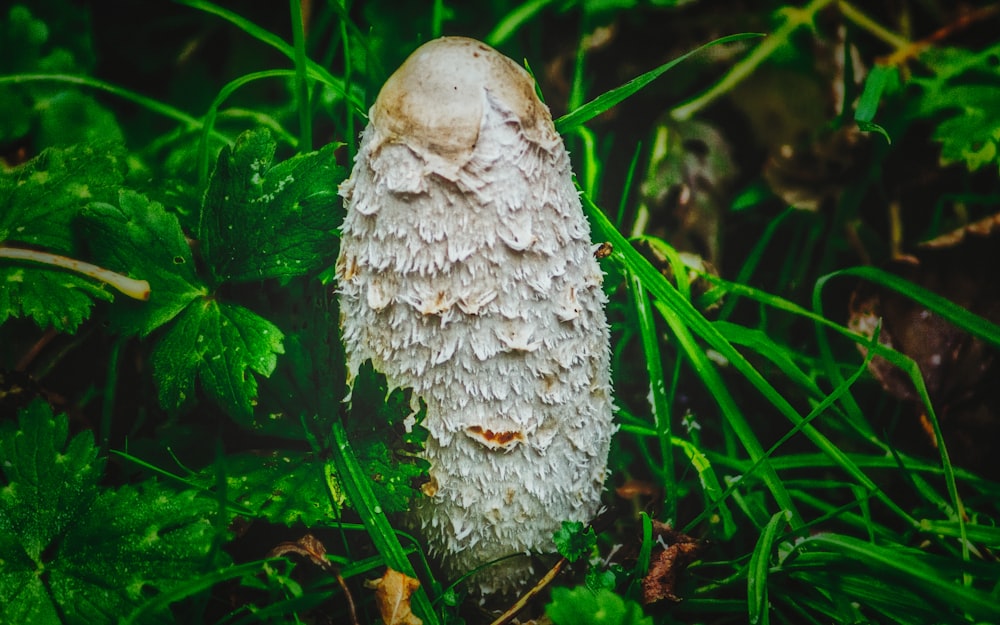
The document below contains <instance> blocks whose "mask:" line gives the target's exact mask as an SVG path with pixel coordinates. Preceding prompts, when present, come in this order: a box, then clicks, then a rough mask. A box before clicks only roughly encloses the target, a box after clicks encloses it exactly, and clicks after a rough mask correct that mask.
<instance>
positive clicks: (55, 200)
mask: <svg viewBox="0 0 1000 625" xmlns="http://www.w3.org/2000/svg"><path fill="white" fill-rule="evenodd" d="M124 160H125V155H124V152H123V150H122V148H121V146H120V145H116V144H109V143H96V144H82V145H78V146H73V147H70V148H66V149H56V148H50V149H48V150H46V151H45V152H43V153H42V154H40V155H39V156H38V157H36V158H35V159H33V160H31V161H29V162H28V163H25V164H24V165H21V166H20V167H17V168H15V169H13V170H11V171H4V172H0V241H3V242H5V244H8V245H12V246H15V247H40V248H43V249H44V250H46V251H50V252H55V253H59V254H65V255H70V256H72V255H74V254H76V253H78V252H79V251H80V246H79V243H78V241H77V238H76V236H75V234H74V232H75V231H74V228H73V226H74V223H75V220H76V219H77V218H78V216H79V215H80V213H81V212H82V211H83V209H84V208H85V207H86V206H87V205H88V204H89V203H90V202H94V201H109V200H111V199H112V198H113V197H114V196H115V195H117V193H118V189H119V188H120V187H121V185H122V183H123V180H124V176H123V173H124ZM0 284H3V285H4V288H3V289H2V290H0V323H3V322H4V321H5V320H6V319H7V318H8V317H11V316H13V317H27V318H30V319H32V320H33V321H34V322H35V323H36V324H37V325H38V326H39V327H42V328H46V327H49V326H51V327H53V328H55V329H56V330H60V331H67V332H72V331H74V330H76V328H77V327H78V326H79V325H80V323H81V322H82V321H83V320H85V319H87V318H88V317H89V316H90V311H91V307H92V306H93V299H94V298H97V299H105V300H107V299H111V295H110V294H109V293H106V292H104V291H103V290H102V289H101V288H100V287H98V286H95V285H94V284H93V283H92V282H89V281H87V280H84V279H82V278H79V277H77V276H75V275H72V274H69V273H67V272H65V271H59V270H52V269H50V268H48V267H45V266H43V265H36V264H28V263H22V262H12V261H9V260H7V259H0Z"/></svg>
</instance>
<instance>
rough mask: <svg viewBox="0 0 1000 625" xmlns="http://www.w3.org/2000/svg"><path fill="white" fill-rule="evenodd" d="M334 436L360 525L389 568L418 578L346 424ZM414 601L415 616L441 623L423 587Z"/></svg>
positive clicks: (337, 463) (339, 469)
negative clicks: (360, 458) (357, 452)
mask: <svg viewBox="0 0 1000 625" xmlns="http://www.w3.org/2000/svg"><path fill="white" fill-rule="evenodd" d="M332 434H333V443H334V445H333V460H332V462H333V468H334V469H335V470H336V474H337V475H338V476H339V477H340V484H341V486H342V487H343V489H344V492H345V493H346V494H347V498H348V500H349V501H350V502H351V505H352V506H353V507H354V510H355V511H356V512H357V513H358V514H359V515H360V516H361V522H362V523H363V524H364V526H365V529H366V530H367V531H368V535H369V536H370V537H371V539H372V542H374V543H375V548H376V549H378V552H379V553H380V554H382V557H383V558H384V559H385V563H386V565H387V566H389V567H391V568H393V569H395V570H397V571H399V572H400V573H404V574H406V575H409V576H410V577H413V578H416V577H417V574H416V572H415V571H414V569H413V565H412V564H411V563H410V560H409V558H407V556H406V551H405V550H404V549H403V546H402V544H400V542H399V537H398V536H397V535H396V532H395V531H394V530H393V529H392V525H390V524H389V520H388V519H387V518H386V516H385V513H384V512H383V511H382V507H381V506H380V505H379V503H378V501H377V500H376V499H375V493H374V492H373V491H372V488H371V484H370V483H369V482H368V479H369V478H368V476H367V475H366V474H365V472H364V469H362V468H361V465H360V464H359V463H358V459H357V457H356V456H355V455H354V450H353V449H352V448H351V444H350V442H349V441H348V440H347V432H346V431H345V430H344V426H343V424H341V423H340V422H339V421H338V422H336V423H334V424H333V426H332ZM411 601H412V602H413V608H414V610H413V611H414V613H415V614H417V615H418V616H419V617H420V618H422V619H423V620H424V623H427V624H428V625H438V624H439V623H440V621H439V620H438V617H437V613H435V612H434V609H433V607H432V606H431V601H430V598H429V597H428V596H427V593H426V591H425V590H424V588H423V585H421V587H420V588H418V589H417V591H416V592H415V593H413V596H412V597H411Z"/></svg>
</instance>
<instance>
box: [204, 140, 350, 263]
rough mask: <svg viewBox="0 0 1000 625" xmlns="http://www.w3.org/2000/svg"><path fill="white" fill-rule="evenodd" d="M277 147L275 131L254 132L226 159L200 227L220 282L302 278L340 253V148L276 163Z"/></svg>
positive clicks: (212, 186)
mask: <svg viewBox="0 0 1000 625" xmlns="http://www.w3.org/2000/svg"><path fill="white" fill-rule="evenodd" d="M276 147H277V146H276V144H275V142H274V140H273V139H271V136H270V133H267V132H251V133H248V134H245V135H242V136H241V137H240V138H239V139H238V140H237V141H236V145H235V146H234V147H233V148H232V149H230V148H228V147H227V148H224V149H223V150H222V153H221V154H220V155H219V162H218V164H217V165H216V168H215V173H214V174H213V175H212V180H211V181H210V182H209V185H208V193H207V194H206V196H205V205H204V208H203V209H202V213H201V227H200V228H199V230H200V237H199V238H200V240H201V244H202V253H203V255H204V257H205V260H206V261H207V262H208V264H209V267H210V270H211V274H212V276H213V278H214V280H215V281H216V282H227V281H228V282H247V281H252V280H264V279H267V278H287V277H290V276H299V275H303V274H305V273H308V272H309V271H311V270H313V269H316V268H317V267H320V266H322V265H323V263H329V261H330V259H331V258H332V257H333V256H334V254H335V251H336V242H337V239H336V237H335V236H334V234H335V230H336V228H337V227H338V226H339V225H340V221H341V219H342V217H341V216H340V213H339V211H338V210H337V206H338V202H337V199H336V197H337V185H338V184H339V183H340V181H341V180H343V178H344V170H343V168H340V167H337V166H336V164H335V162H334V159H333V151H334V150H335V149H336V148H337V145H336V144H332V143H331V144H329V145H327V146H325V147H324V148H322V149H321V150H320V151H318V152H313V153H310V154H302V155H299V156H295V157H293V158H291V159H289V160H287V161H284V162H282V163H279V164H277V165H273V166H272V160H273V158H274V152H275V149H276Z"/></svg>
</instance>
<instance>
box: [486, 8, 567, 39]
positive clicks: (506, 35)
mask: <svg viewBox="0 0 1000 625" xmlns="http://www.w3.org/2000/svg"><path fill="white" fill-rule="evenodd" d="M554 2H555V0H528V1H527V2H522V3H519V4H518V5H517V6H516V7H515V8H514V9H512V10H511V11H510V12H509V13H507V15H505V16H503V17H502V18H501V19H500V21H498V22H497V25H496V26H494V27H493V30H492V31H490V34H488V35H486V39H484V41H485V42H486V43H488V44H490V45H491V46H493V47H494V48H496V47H499V46H501V45H503V44H504V42H506V41H507V40H508V39H510V37H511V35H513V34H514V33H516V32H517V30H518V29H519V28H521V26H523V25H524V23H525V22H527V21H528V20H530V19H531V18H533V17H535V16H536V15H538V14H539V13H541V12H542V10H543V9H545V7H547V6H549V5H550V4H553V3H554Z"/></svg>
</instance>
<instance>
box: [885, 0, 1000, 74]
mask: <svg viewBox="0 0 1000 625" xmlns="http://www.w3.org/2000/svg"><path fill="white" fill-rule="evenodd" d="M997 12H1000V3H998V4H991V5H989V6H985V7H982V8H980V9H976V10H975V11H971V12H969V13H966V14H964V15H962V16H960V17H959V18H958V19H956V20H955V21H954V22H952V23H950V24H946V25H944V26H942V27H941V28H939V29H937V30H936V31H934V32H933V33H931V34H930V35H928V36H927V37H925V38H923V39H921V40H919V41H914V42H913V43H911V44H910V45H908V46H906V47H904V48H900V49H898V50H896V51H895V52H893V53H892V54H890V55H889V56H887V57H886V58H885V59H882V60H880V61H879V62H880V63H881V64H883V65H889V66H897V65H902V64H903V63H904V62H906V61H908V60H909V59H912V58H916V56H917V55H918V54H920V53H921V52H923V51H924V50H926V49H927V48H929V47H930V46H932V45H934V44H936V43H940V42H941V41H944V40H945V39H947V38H948V37H951V36H952V35H954V34H955V33H956V32H958V31H960V30H962V29H963V28H968V27H969V26H971V25H972V24H974V23H976V22H978V21H981V20H984V19H986V18H988V17H991V16H992V15H993V14H995V13H997Z"/></svg>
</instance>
